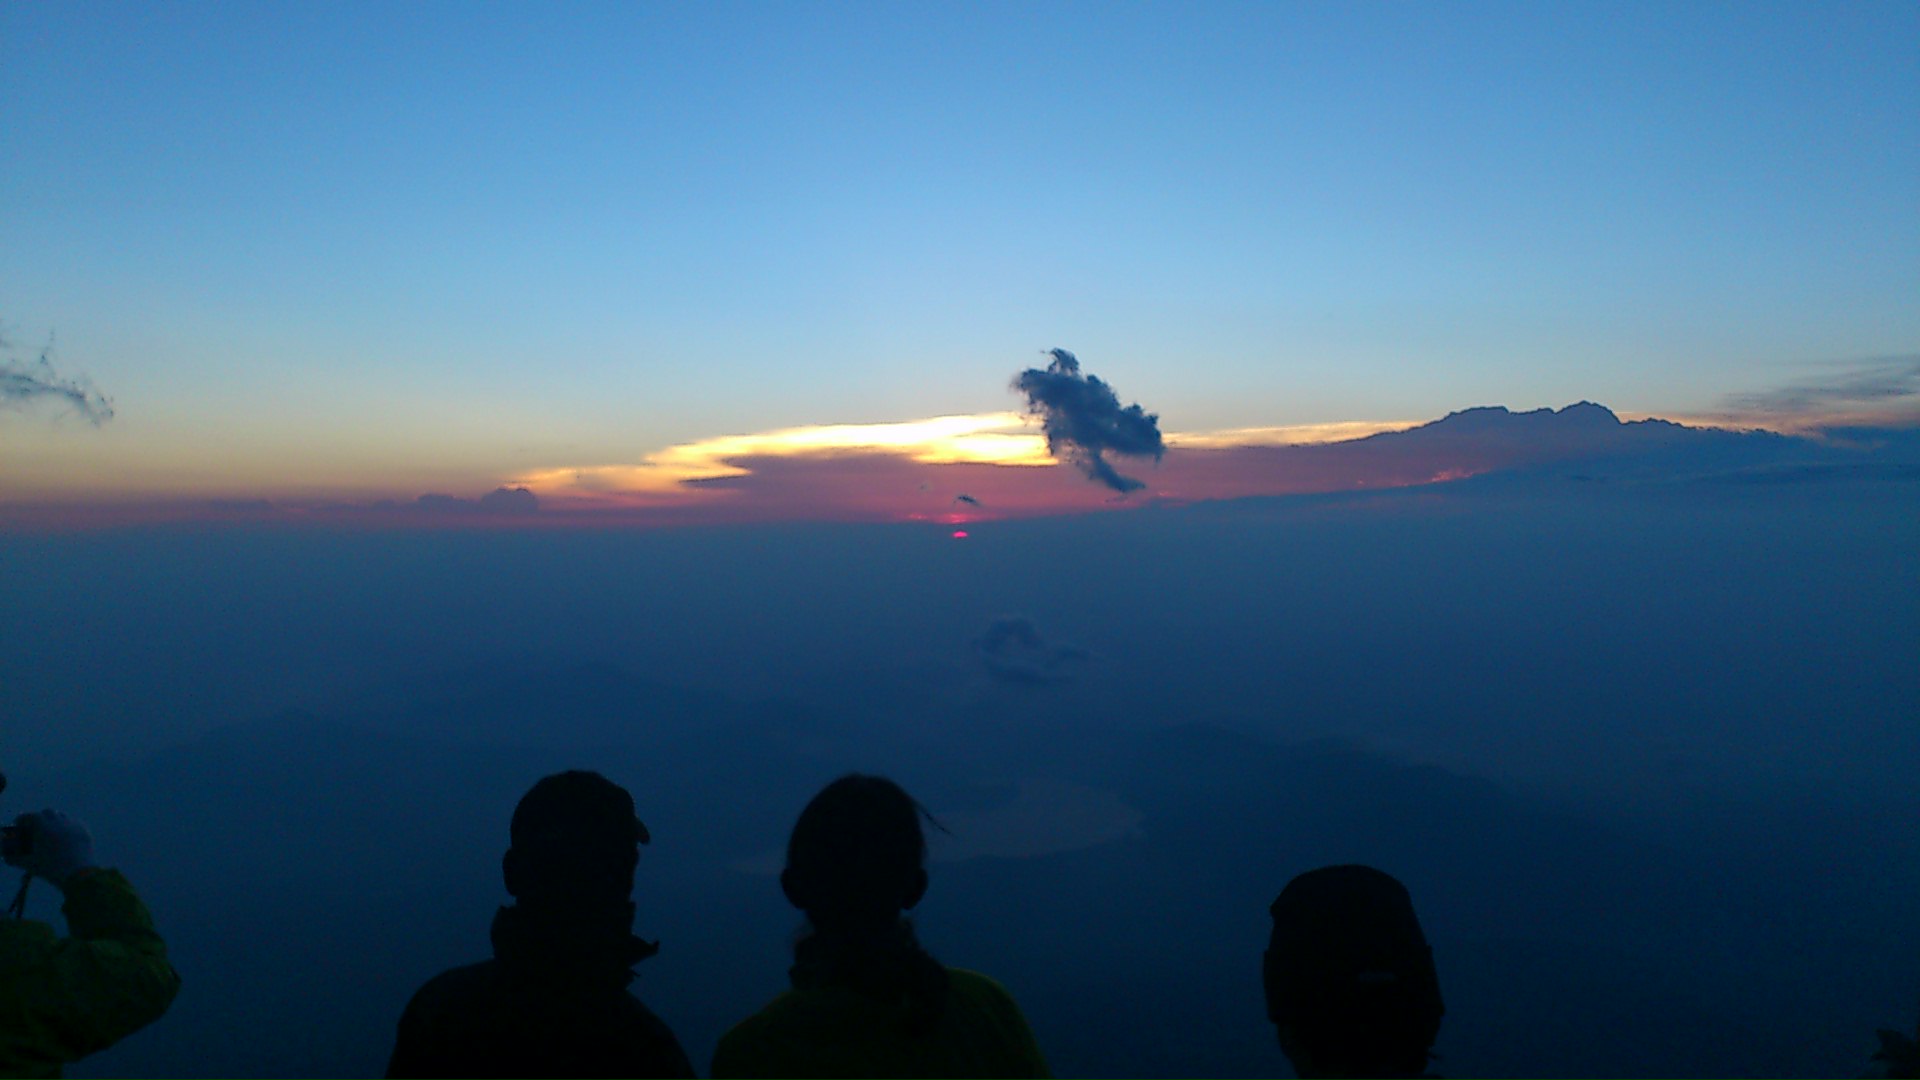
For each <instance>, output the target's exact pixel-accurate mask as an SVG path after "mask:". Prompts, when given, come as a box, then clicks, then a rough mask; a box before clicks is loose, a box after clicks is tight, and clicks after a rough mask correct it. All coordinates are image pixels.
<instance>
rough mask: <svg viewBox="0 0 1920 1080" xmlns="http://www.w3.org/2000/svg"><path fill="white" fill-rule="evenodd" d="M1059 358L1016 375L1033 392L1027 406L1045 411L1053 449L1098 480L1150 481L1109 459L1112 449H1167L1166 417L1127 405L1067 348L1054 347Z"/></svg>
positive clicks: (1123, 484) (1124, 485)
mask: <svg viewBox="0 0 1920 1080" xmlns="http://www.w3.org/2000/svg"><path fill="white" fill-rule="evenodd" d="M1048 355H1050V356H1052V357H1053V361H1052V362H1051V363H1049V364H1048V365H1047V366H1046V367H1045V368H1044V369H1042V368H1028V369H1027V370H1025V371H1023V372H1021V373H1020V374H1019V376H1018V377H1016V378H1015V379H1014V380H1013V388H1014V389H1015V390H1018V391H1020V392H1021V393H1023V394H1025V395H1026V396H1027V411H1028V412H1029V413H1031V414H1033V415H1035V416H1038V417H1040V419H1041V427H1042V429H1043V430H1044V431H1045V432H1046V435H1047V450H1048V451H1049V452H1051V453H1052V454H1053V455H1054V456H1055V457H1064V458H1065V459H1067V460H1068V461H1071V462H1073V464H1074V465H1075V466H1076V467H1078V468H1079V469H1080V471H1081V472H1084V473H1086V474H1087V477H1088V478H1089V479H1092V480H1098V481H1099V482H1101V483H1102V484H1105V485H1106V486H1108V487H1110V488H1112V489H1113V490H1115V491H1118V492H1120V493H1121V494H1125V493H1127V492H1129V491H1137V490H1139V489H1140V488H1143V487H1145V486H1146V485H1145V484H1144V483H1142V482H1140V481H1139V480H1135V479H1134V478H1133V477H1130V476H1122V475H1121V474H1120V473H1119V472H1118V471H1116V470H1115V469H1114V467H1113V466H1112V465H1111V464H1109V463H1108V462H1107V459H1106V455H1107V454H1109V453H1114V454H1121V455H1125V456H1128V457H1147V456H1152V458H1153V460H1154V461H1156V462H1157V461H1159V460H1160V459H1161V457H1162V456H1163V455H1165V454H1166V452H1167V445H1166V443H1165V441H1163V440H1162V439H1161V437H1160V417H1159V416H1157V415H1155V414H1153V413H1149V412H1146V411H1144V410H1142V409H1141V408H1140V406H1139V405H1138V404H1134V405H1128V406H1127V407H1125V408H1121V406H1120V399H1119V397H1118V396H1116V395H1115V394H1114V392H1113V387H1111V386H1108V385H1107V384H1106V383H1105V382H1103V381H1101V380H1100V379H1099V378H1098V377H1096V376H1093V375H1082V374H1080V361H1079V360H1078V359H1077V358H1075V356H1074V355H1073V354H1072V353H1070V352H1068V351H1067V350H1065V349H1051V350H1049V351H1048Z"/></svg>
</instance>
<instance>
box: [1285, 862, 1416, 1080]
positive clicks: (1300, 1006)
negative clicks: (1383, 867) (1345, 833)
mask: <svg viewBox="0 0 1920 1080" xmlns="http://www.w3.org/2000/svg"><path fill="white" fill-rule="evenodd" d="M1269 912H1270V913H1271V914H1272V916H1273V933H1272V936H1271V937H1270V938H1269V939H1268V943H1267V951H1266V957H1265V963H1264V967H1263V971H1262V975H1263V979H1262V981H1263V982H1264V983H1265V986H1266V996H1267V1016H1268V1018H1269V1019H1271V1020H1272V1021H1273V1024H1274V1027H1275V1029H1276V1030H1277V1031H1278V1033H1279V1036H1280V1049H1281V1050H1282V1051H1283V1052H1285V1054H1286V1055H1287V1059H1288V1060H1289V1061H1291V1062H1292V1063H1293V1070H1294V1072H1295V1073H1296V1074H1297V1075H1299V1076H1301V1077H1389V1076H1401V1077H1407V1076H1423V1075H1430V1074H1428V1073H1427V1071H1426V1070H1427V1061H1428V1059H1429V1058H1431V1057H1432V1056H1433V1055H1432V1048H1433V1040H1434V1038H1435V1037H1436V1036H1437V1035H1438V1034H1439V1032H1440V1018H1441V1017H1442V1016H1443V1015H1445V1013H1446V1011H1447V1010H1446V1006H1445V1004H1444V1003H1442V1001H1441V999H1440V978H1439V975H1438V974H1437V973H1436V972H1435V970H1434V966H1433V950H1432V949H1431V948H1430V947H1428V945H1427V938H1426V935H1425V934H1424V933H1422V932H1421V929H1420V920H1419V919H1418V918H1417V917H1415V915H1414V913H1413V898H1412V897H1411V896H1409V895H1408V894H1407V889H1406V886H1404V885H1402V884H1400V882H1398V881H1396V880H1394V878H1393V877H1392V876H1391V875H1388V874H1385V873H1382V872H1381V871H1379V870H1375V869H1374V868H1373V867H1370V866H1327V867H1322V868H1320V869H1318V870H1310V871H1308V872H1307V873H1304V874H1301V875H1300V876H1299V877H1296V878H1294V879H1293V880H1292V881H1291V882H1289V883H1288V884H1287V887H1286V888H1285V889H1283V890H1281V892H1280V895H1279V897H1278V898H1276V899H1275V900H1274V902H1273V906H1272V907H1271V908H1270V909H1269Z"/></svg>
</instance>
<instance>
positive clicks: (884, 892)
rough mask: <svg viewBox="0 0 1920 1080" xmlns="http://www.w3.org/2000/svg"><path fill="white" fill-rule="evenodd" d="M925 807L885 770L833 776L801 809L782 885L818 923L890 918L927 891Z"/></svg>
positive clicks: (848, 924)
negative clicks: (878, 773) (882, 774)
mask: <svg viewBox="0 0 1920 1080" xmlns="http://www.w3.org/2000/svg"><path fill="white" fill-rule="evenodd" d="M924 813H925V811H924V810H923V809H922V808H921V806H920V804H919V803H917V802H915V801H913V797H912V796H911V795H908V794H907V793H906V792H905V791H904V790H902V789H901V787H900V785H899V784H896V783H894V782H893V781H891V780H888V779H885V778H883V777H879V776H863V775H861V774H859V773H853V774H850V775H847V776H843V777H841V778H840V779H838V780H835V781H834V782H833V783H831V784H828V785H827V786H826V787H825V788H824V789H823V790H822V791H821V792H820V794H818V795H815V796H814V797H813V801H812V802H809V803H808V804H807V807H806V809H804V810H802V811H800V820H799V821H797V822H795V823H794V826H793V836H792V837H791V838H790V839H789V840H788V841H787V868H786V870H784V871H782V872H781V874H780V888H781V889H782V890H783V891H785V893H786V894H787V899H788V900H789V901H790V902H792V904H793V906H794V907H797V908H799V909H800V910H802V911H804V912H806V913H807V918H808V920H809V921H811V922H812V923H813V925H814V926H815V927H816V928H819V929H843V928H845V929H854V928H861V927H872V926H883V925H886V924H889V923H892V922H893V921H894V920H895V919H897V918H899V916H900V913H901V912H902V911H905V910H907V909H909V908H911V907H913V906H914V905H915V904H917V903H919V902H920V898H921V897H922V896H924V895H925V894H926V891H927V871H926V861H927V838H926V834H925V833H923V832H921V830H920V818H921V816H922V815H923V814H924Z"/></svg>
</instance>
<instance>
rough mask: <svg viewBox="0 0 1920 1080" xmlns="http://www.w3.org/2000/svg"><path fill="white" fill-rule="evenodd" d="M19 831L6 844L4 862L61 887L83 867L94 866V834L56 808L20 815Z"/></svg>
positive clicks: (17, 821)
mask: <svg viewBox="0 0 1920 1080" xmlns="http://www.w3.org/2000/svg"><path fill="white" fill-rule="evenodd" d="M13 827H14V829H17V830H18V832H16V833H15V834H14V836H13V837H10V838H9V839H10V840H11V842H10V843H8V844H7V845H6V853H5V854H6V862H7V865H9V866H17V867H19V868H20V869H22V870H25V871H26V872H27V873H29V874H32V875H34V876H35V877H43V878H46V879H47V880H48V881H51V882H53V883H54V884H55V885H57V886H59V887H60V888H62V889H64V888H66V887H67V881H68V879H69V878H71V877H73V875H75V874H77V873H79V872H80V871H82V870H90V869H92V868H93V865H94V863H93V836H92V835H91V834H89V833H88V832H87V827H86V826H85V825H82V824H80V823H79V822H78V821H75V820H74V819H72V818H70V817H68V816H67V815H65V814H63V813H61V812H60V811H58V810H42V811H40V812H39V813H37V814H21V815H20V816H19V817H18V818H16V819H15V820H14V823H13Z"/></svg>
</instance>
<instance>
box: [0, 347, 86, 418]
mask: <svg viewBox="0 0 1920 1080" xmlns="http://www.w3.org/2000/svg"><path fill="white" fill-rule="evenodd" d="M6 347H7V342H6V340H5V339H0V349H5V348H6ZM42 400H52V401H55V402H60V401H64V402H66V403H67V405H68V406H69V407H71V408H72V409H73V411H74V412H77V413H79V414H80V415H81V416H82V417H83V418H85V420H86V421H87V422H88V423H90V424H92V425H94V426H95V427H98V426H100V425H101V424H104V423H106V422H107V421H109V420H111V419H113V401H112V399H110V398H108V397H107V396H106V395H105V394H103V393H101V392H100V391H99V389H98V388H97V387H95V386H94V385H93V383H92V382H91V381H89V380H88V379H87V378H86V376H84V375H76V376H73V377H71V378H69V377H66V376H62V375H61V374H60V373H59V372H58V371H55V370H54V367H53V344H52V342H48V344H47V347H46V348H44V349H41V350H40V356H39V358H38V359H36V360H34V361H32V362H31V363H29V362H27V361H24V360H15V359H13V358H12V357H0V404H5V405H9V406H25V405H28V404H31V403H33V402H37V401H42Z"/></svg>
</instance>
